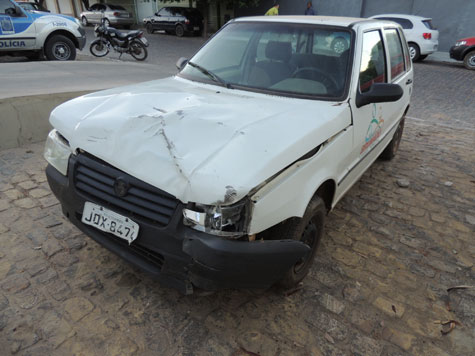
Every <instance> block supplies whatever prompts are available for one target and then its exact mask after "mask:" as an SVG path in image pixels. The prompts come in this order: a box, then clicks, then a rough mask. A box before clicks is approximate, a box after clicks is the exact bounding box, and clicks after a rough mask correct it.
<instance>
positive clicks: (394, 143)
mask: <svg viewBox="0 0 475 356" xmlns="http://www.w3.org/2000/svg"><path fill="white" fill-rule="evenodd" d="M403 131H404V118H403V119H402V120H401V122H400V123H399V125H398V127H397V129H396V132H395V133H394V136H393V139H392V140H391V142H389V144H388V145H387V146H386V148H385V149H384V151H383V152H382V153H381V155H380V156H379V157H380V158H381V159H383V160H386V161H390V160H392V159H393V158H394V156H396V152H397V150H398V149H399V144H400V143H401V138H402V132H403Z"/></svg>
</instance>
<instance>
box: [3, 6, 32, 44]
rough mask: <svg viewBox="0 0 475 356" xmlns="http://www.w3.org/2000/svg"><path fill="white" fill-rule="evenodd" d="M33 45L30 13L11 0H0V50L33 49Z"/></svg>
mask: <svg viewBox="0 0 475 356" xmlns="http://www.w3.org/2000/svg"><path fill="white" fill-rule="evenodd" d="M35 45H36V31H35V25H34V24H33V18H32V16H31V14H30V13H28V12H27V11H24V10H23V9H21V8H20V7H19V6H18V5H16V4H15V2H13V1H11V0H0V51H18V50H28V49H34V48H35Z"/></svg>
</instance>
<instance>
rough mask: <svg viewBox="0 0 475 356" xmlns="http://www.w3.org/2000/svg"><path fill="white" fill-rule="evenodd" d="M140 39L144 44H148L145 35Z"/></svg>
mask: <svg viewBox="0 0 475 356" xmlns="http://www.w3.org/2000/svg"><path fill="white" fill-rule="evenodd" d="M140 41H142V43H143V44H144V45H146V46H148V41H147V39H146V38H145V37H140Z"/></svg>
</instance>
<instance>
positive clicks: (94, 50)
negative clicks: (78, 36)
mask: <svg viewBox="0 0 475 356" xmlns="http://www.w3.org/2000/svg"><path fill="white" fill-rule="evenodd" d="M89 51H90V52H91V54H92V55H93V56H94V57H104V56H106V55H107V54H108V53H109V47H108V46H107V41H106V40H104V39H100V38H99V39H97V40H94V41H92V43H91V45H90V46H89Z"/></svg>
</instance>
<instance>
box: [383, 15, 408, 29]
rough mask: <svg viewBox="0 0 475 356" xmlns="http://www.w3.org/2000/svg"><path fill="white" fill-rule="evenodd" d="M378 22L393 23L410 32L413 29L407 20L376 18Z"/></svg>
mask: <svg viewBox="0 0 475 356" xmlns="http://www.w3.org/2000/svg"><path fill="white" fill-rule="evenodd" d="M378 19H380V20H387V21H393V22H395V23H398V24H400V25H401V27H402V28H403V29H405V30H410V29H411V28H413V27H414V25H413V24H412V22H411V21H409V20H408V19H400V18H398V17H378Z"/></svg>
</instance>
